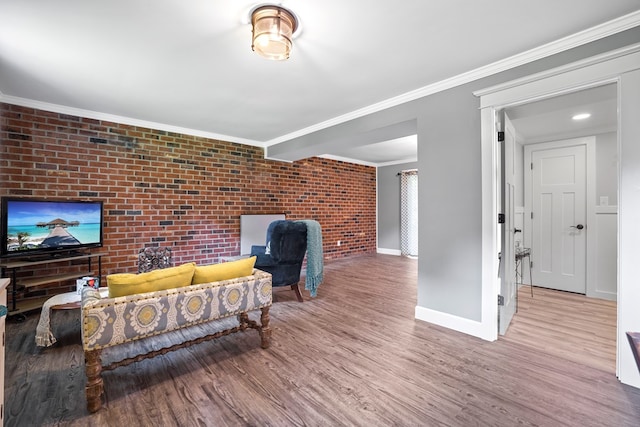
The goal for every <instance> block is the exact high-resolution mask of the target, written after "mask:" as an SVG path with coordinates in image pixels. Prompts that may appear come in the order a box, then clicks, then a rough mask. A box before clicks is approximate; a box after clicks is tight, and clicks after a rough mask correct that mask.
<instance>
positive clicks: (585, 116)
mask: <svg viewBox="0 0 640 427" xmlns="http://www.w3.org/2000/svg"><path fill="white" fill-rule="evenodd" d="M589 117H591V114H589V113H580V114H576V115H575V116H573V117H572V119H573V120H585V119H588V118H589Z"/></svg>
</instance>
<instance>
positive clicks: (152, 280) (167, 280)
mask: <svg viewBox="0 0 640 427" xmlns="http://www.w3.org/2000/svg"><path fill="white" fill-rule="evenodd" d="M195 268H196V263H195V262H189V263H187V264H182V265H180V266H178V267H170V268H161V269H159V270H153V271H149V272H148V273H140V274H130V273H118V274H110V275H108V276H107V287H108V288H109V298H115V297H121V296H125V295H133V294H142V293H145V292H154V291H161V290H164V289H172V288H180V287H182V286H189V285H190V284H191V280H192V279H193V272H194V271H195Z"/></svg>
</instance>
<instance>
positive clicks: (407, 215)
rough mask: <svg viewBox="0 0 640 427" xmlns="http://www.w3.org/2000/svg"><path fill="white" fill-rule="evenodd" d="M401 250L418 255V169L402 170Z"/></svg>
mask: <svg viewBox="0 0 640 427" xmlns="http://www.w3.org/2000/svg"><path fill="white" fill-rule="evenodd" d="M400 252H401V254H402V255H403V256H408V257H415V258H417V257H418V171H417V170H416V169H413V170H406V171H402V172H400Z"/></svg>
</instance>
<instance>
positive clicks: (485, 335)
mask: <svg viewBox="0 0 640 427" xmlns="http://www.w3.org/2000/svg"><path fill="white" fill-rule="evenodd" d="M415 318H416V319H417V320H422V321H424V322H429V323H433V324H435V325H438V326H443V327H445V328H449V329H453V330H454V331H458V332H462V333H465V334H467V335H472V336H474V337H478V338H481V339H483V340H486V341H495V339H496V337H495V336H496V331H487V327H486V325H483V324H482V322H478V321H475V320H470V319H465V318H463V317H458V316H454V315H452V314H448V313H443V312H441V311H435V310H431V309H430V308H425V307H420V306H416V310H415Z"/></svg>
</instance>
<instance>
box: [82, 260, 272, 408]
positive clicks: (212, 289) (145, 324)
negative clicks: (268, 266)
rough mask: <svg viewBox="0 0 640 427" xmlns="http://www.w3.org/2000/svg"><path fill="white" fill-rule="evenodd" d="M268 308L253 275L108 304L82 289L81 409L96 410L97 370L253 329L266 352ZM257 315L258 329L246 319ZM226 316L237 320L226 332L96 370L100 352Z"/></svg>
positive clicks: (267, 283)
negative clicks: (83, 405) (258, 312)
mask: <svg viewBox="0 0 640 427" xmlns="http://www.w3.org/2000/svg"><path fill="white" fill-rule="evenodd" d="M271 302H272V294H271V274H269V273H266V272H263V271H261V270H256V269H253V273H252V275H250V276H245V277H238V278H234V279H228V280H222V281H217V282H210V283H201V284H196V285H189V286H182V287H178V288H173V289H165V290H159V291H153V292H147V293H140V294H133V295H126V296H118V297H113V298H111V297H101V296H100V292H99V291H98V290H95V289H91V288H85V289H84V290H83V294H82V310H81V325H82V345H83V348H84V353H85V369H86V374H87V386H86V396H87V409H88V410H89V412H95V411H97V410H98V409H100V408H101V406H102V395H103V392H104V390H103V381H102V376H101V373H102V371H103V370H111V369H115V368H117V367H120V366H126V365H129V364H131V363H133V362H137V361H140V360H143V359H146V358H149V357H154V356H157V355H159V354H165V353H167V352H169V351H172V350H177V349H180V348H183V347H187V346H190V345H192V344H197V343H200V342H203V341H207V340H210V339H214V338H218V337H221V336H224V335H228V334H231V333H234V332H239V331H244V330H246V329H247V328H251V329H256V330H257V331H258V333H259V335H260V338H261V346H262V348H268V347H269V344H270V338H271V328H270V327H269V307H270V306H271ZM258 309H259V310H261V312H262V313H261V316H260V323H259V324H258V323H257V322H256V321H254V320H251V319H249V316H248V312H250V311H253V310H258ZM229 316H237V319H238V325H237V326H235V327H233V328H231V329H226V330H222V331H218V332H215V333H212V334H210V335H206V336H202V337H198V338H196V339H193V340H189V341H185V342H181V343H178V344H175V345H172V346H170V347H166V348H163V349H160V350H154V351H150V352H148V353H144V354H140V355H138V356H135V357H132V358H127V359H123V360H120V361H118V362H114V363H111V364H110V365H107V366H102V361H101V354H102V351H103V350H104V349H107V348H109V347H113V346H117V345H119V344H122V343H126V342H131V341H135V340H139V339H143V338H147V337H152V336H154V335H159V334H163V333H165V332H169V331H174V330H177V329H181V328H185V327H188V326H192V325H196V324H200V323H205V322H211V321H214V320H217V319H222V318H225V317H229Z"/></svg>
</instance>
